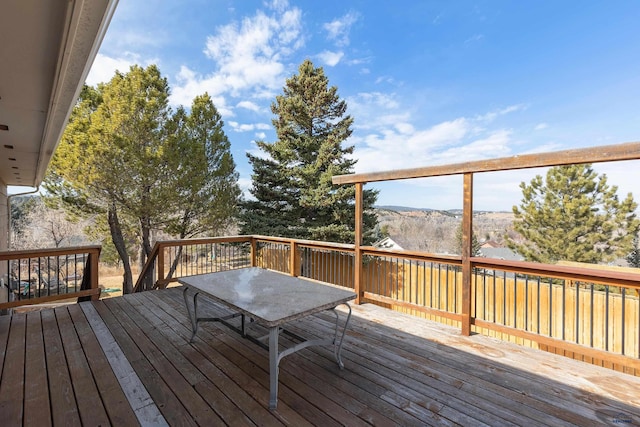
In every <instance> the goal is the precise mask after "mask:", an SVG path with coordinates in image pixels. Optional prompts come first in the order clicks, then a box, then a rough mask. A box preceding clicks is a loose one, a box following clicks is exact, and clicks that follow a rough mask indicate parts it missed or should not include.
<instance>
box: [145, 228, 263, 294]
mask: <svg viewBox="0 0 640 427" xmlns="http://www.w3.org/2000/svg"><path fill="white" fill-rule="evenodd" d="M252 252H253V250H252V238H251V237H249V236H240V237H238V236H234V237H214V238H203V239H183V240H165V241H159V242H156V244H155V245H154V246H153V249H152V251H151V254H150V255H149V258H148V259H147V262H146V263H145V265H144V267H143V268H142V270H141V271H140V274H139V275H138V279H137V281H136V284H135V286H134V288H133V291H134V292H141V291H146V290H153V289H162V288H166V287H167V285H168V284H169V283H171V282H176V281H177V280H178V279H179V278H180V277H186V276H193V275H196V274H205V273H212V272H214V271H224V270H231V269H234V268H243V267H248V266H250V265H252V262H251V260H252Z"/></svg>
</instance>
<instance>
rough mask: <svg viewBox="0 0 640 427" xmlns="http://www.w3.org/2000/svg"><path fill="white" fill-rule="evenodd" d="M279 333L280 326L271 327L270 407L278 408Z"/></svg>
mask: <svg viewBox="0 0 640 427" xmlns="http://www.w3.org/2000/svg"><path fill="white" fill-rule="evenodd" d="M278 335H280V327H279V326H275V327H273V328H270V329H269V409H276V406H277V405H278V373H279V372H278V370H279V369H280V368H279V367H278V365H279V364H280V357H279V351H278V350H279V349H278Z"/></svg>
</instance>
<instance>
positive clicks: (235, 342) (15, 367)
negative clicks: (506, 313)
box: [0, 287, 640, 427]
mask: <svg viewBox="0 0 640 427" xmlns="http://www.w3.org/2000/svg"><path fill="white" fill-rule="evenodd" d="M82 304H84V305H82ZM82 304H81V305H71V306H67V307H59V308H56V309H55V310H52V309H48V310H43V311H41V312H40V313H37V312H34V313H29V314H28V315H24V314H13V315H12V316H5V317H0V355H2V354H3V353H4V357H2V358H0V367H2V369H1V377H0V424H2V425H5V424H6V425H21V424H24V425H28V424H31V425H51V424H52V425H56V426H62V425H64V426H66V425H74V423H75V425H80V424H82V425H89V424H103V425H107V424H109V423H111V424H112V425H136V424H138V422H137V420H138V419H137V418H135V414H133V412H134V411H135V408H132V407H131V406H132V405H133V404H134V403H133V402H132V401H128V400H127V399H128V398H132V396H131V395H130V394H126V393H125V392H124V391H123V390H122V388H121V384H120V383H119V382H118V378H117V374H116V371H114V370H112V369H114V368H112V363H111V360H110V357H111V356H110V355H111V354H112V352H111V351H109V352H107V351H106V350H104V348H103V347H102V341H99V340H98V338H97V337H96V335H95V334H94V328H96V325H95V321H96V320H99V327H100V328H102V330H103V331H105V332H106V331H107V330H108V331H109V332H110V334H111V335H112V336H113V339H111V341H110V342H111V343H112V345H114V346H116V348H117V349H118V351H121V352H120V353H118V354H120V355H121V356H119V357H120V358H121V359H122V361H126V363H127V365H130V366H131V367H130V368H129V370H130V372H131V374H133V372H134V371H135V373H136V374H137V377H139V378H140V380H141V382H140V383H138V384H140V385H139V386H138V387H139V388H140V389H141V390H144V389H145V388H146V391H148V392H149V396H150V397H149V396H148V397H147V399H148V401H149V404H151V405H152V406H154V407H156V406H157V408H158V409H159V410H160V412H161V413H162V416H164V418H165V420H166V422H167V423H168V424H169V425H264V426H269V427H276V426H280V425H292V426H309V425H321V426H323V427H324V426H338V425H376V426H392V425H403V426H422V425H434V426H435V425H445V426H446V425H451V426H454V425H474V426H481V425H491V426H494V425H500V426H503V425H504V426H507V425H541V426H544V425H554V426H556V425H558V426H562V425H620V423H624V424H630V425H640V378H637V377H633V376H630V375H626V374H624V373H620V372H615V371H611V370H607V369H605V368H602V367H597V366H592V365H588V364H584V363H581V362H578V361H574V360H570V359H567V358H564V357H560V356H557V355H553V354H548V353H545V352H542V351H538V350H534V349H529V348H524V347H519V346H517V345H515V344H512V343H507V342H502V341H498V340H496V339H492V338H487V337H484V336H480V335H476V336H471V337H463V336H461V335H460V333H459V330H457V329H455V328H451V327H448V326H444V325H441V324H437V323H434V322H429V321H426V320H422V319H417V318H415V317H411V316H409V315H404V314H400V313H397V312H393V311H390V310H386V309H383V308H381V307H377V306H373V305H370V304H364V305H361V306H353V316H352V319H351V324H350V327H349V330H348V331H347V334H346V338H345V346H344V349H343V360H344V362H345V369H344V370H340V369H339V368H338V366H337V364H336V362H335V359H334V356H333V351H332V349H331V348H330V347H311V348H308V349H305V350H303V351H301V352H298V353H295V354H292V355H289V356H287V357H285V358H284V359H282V361H281V363H280V390H279V403H278V409H277V410H269V409H268V404H269V402H268V400H269V374H268V367H269V361H268V352H267V351H266V350H264V349H263V348H262V347H259V346H257V345H256V344H254V343H253V342H250V341H249V340H246V339H244V338H242V337H240V336H239V335H238V334H236V333H235V332H232V331H231V330H229V329H228V328H227V327H226V326H223V325H221V324H218V323H205V324H201V326H200V329H199V331H198V334H197V336H196V338H195V340H194V341H193V342H192V343H191V342H189V339H190V337H191V325H190V322H189V321H188V318H187V312H186V308H185V306H184V300H183V298H182V290H181V288H179V287H178V288H169V289H165V290H161V291H153V292H144V293H141V294H134V295H126V296H124V297H115V298H111V299H106V300H101V301H93V302H86V303H82ZM85 306H86V309H85ZM88 307H91V310H90V312H89V313H88V312H87V310H88ZM200 307H201V309H202V312H201V315H204V316H208V315H216V314H217V315H219V314H221V313H224V312H226V309H224V308H223V307H221V306H220V305H218V304H216V303H215V302H213V301H212V300H209V299H207V298H201V299H200ZM334 325H335V323H334V317H333V316H332V315H331V314H330V313H321V314H318V315H315V316H310V317H307V318H304V319H301V320H299V321H296V322H293V323H292V324H291V325H290V326H289V327H288V329H291V330H292V331H293V332H296V333H299V335H302V336H305V337H310V338H314V337H326V335H327V334H328V333H331V332H332V331H333V327H334ZM257 329H259V328H257ZM254 332H256V330H254ZM111 335H110V336H111ZM280 342H281V345H283V347H286V346H289V345H291V344H292V343H293V341H292V340H291V339H290V338H288V337H287V336H286V335H284V334H283V335H281V340H280ZM26 354H28V355H29V357H26V356H25V355H26ZM124 357H126V359H124ZM45 369H46V373H45ZM134 376H135V375H134ZM142 384H143V385H144V387H143V386H142ZM43 390H44V391H43ZM74 390H75V393H74ZM23 391H24V392H23ZM74 394H75V396H74ZM81 394H82V395H84V396H86V397H88V398H89V400H87V401H86V402H80V401H79V400H80V398H79V395H81ZM96 396H98V397H99V398H100V400H101V402H102V403H101V404H102V405H103V407H104V409H102V410H101V411H102V412H100V411H98V412H99V413H97V414H92V416H94V417H95V418H92V419H91V420H89V419H88V418H85V417H84V413H85V411H86V408H85V409H83V406H82V405H83V404H88V402H90V399H91V398H93V399H95V398H96ZM47 399H49V401H50V402H49V404H47V403H46V402H47ZM151 399H153V403H152V402H151ZM38 402H40V403H38ZM93 402H94V403H96V401H95V400H94V401H93ZM44 406H47V407H50V408H51V411H52V412H51V413H47V412H46V411H42V410H41V407H44ZM23 407H24V411H23ZM96 407H100V404H97V403H96ZM105 411H106V415H108V420H105V418H104V417H105ZM25 412H26V414H25ZM119 414H120V415H121V417H120V415H119ZM66 417H69V418H66ZM119 417H120V418H119ZM158 417H159V415H158ZM160 418H161V417H160ZM5 420H9V422H7V423H5ZM14 421H15V422H14ZM143 423H144V424H145V425H146V424H150V423H146V422H143Z"/></svg>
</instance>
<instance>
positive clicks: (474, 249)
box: [456, 224, 482, 256]
mask: <svg viewBox="0 0 640 427" xmlns="http://www.w3.org/2000/svg"><path fill="white" fill-rule="evenodd" d="M456 242H457V248H458V250H459V251H460V253H462V224H460V226H459V227H458V228H457V229H456ZM481 254H482V252H481V246H480V242H479V241H478V236H476V233H473V234H472V235H471V256H480V255H481Z"/></svg>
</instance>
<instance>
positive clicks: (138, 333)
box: [105, 299, 224, 425]
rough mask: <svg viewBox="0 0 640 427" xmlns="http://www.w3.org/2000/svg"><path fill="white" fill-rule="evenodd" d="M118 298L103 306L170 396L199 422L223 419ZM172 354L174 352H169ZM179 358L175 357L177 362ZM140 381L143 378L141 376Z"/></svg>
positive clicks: (217, 421) (109, 300)
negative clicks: (129, 338)
mask: <svg viewBox="0 0 640 427" xmlns="http://www.w3.org/2000/svg"><path fill="white" fill-rule="evenodd" d="M121 302H123V301H122V299H108V300H105V305H106V306H107V307H108V308H109V309H110V310H111V312H112V313H113V314H114V315H115V317H116V318H117V319H118V320H119V322H120V325H121V326H122V327H123V328H124V329H125V330H126V332H127V334H128V335H129V336H130V337H131V339H132V340H133V341H134V342H135V344H136V345H137V346H138V348H139V351H140V353H141V355H142V356H143V357H144V358H146V359H147V362H148V363H149V365H150V366H151V367H152V368H153V369H154V370H155V371H156V372H158V374H159V375H160V377H161V378H162V379H163V381H164V382H165V383H166V384H167V385H169V386H170V390H171V392H172V393H173V394H174V396H175V397H174V398H175V399H178V400H179V401H180V402H181V403H182V405H183V406H184V408H185V409H186V411H187V413H188V414H189V415H190V416H191V417H192V418H193V420H194V421H195V422H196V423H197V424H199V425H203V424H205V422H208V423H210V424H217V425H222V424H224V421H223V420H222V419H221V418H220V417H219V416H218V415H217V414H216V413H215V411H213V410H212V409H211V407H210V406H209V404H208V403H207V402H206V401H205V400H204V399H203V397H202V396H200V395H199V394H198V393H197V392H196V391H195V390H194V388H193V386H192V384H190V383H189V381H188V380H187V379H186V378H185V377H184V376H183V375H182V374H181V372H180V369H178V368H176V367H175V366H174V365H173V364H172V362H171V361H170V360H169V359H168V358H167V357H166V356H165V355H164V354H163V350H164V349H162V348H161V347H162V345H161V344H160V343H157V342H154V341H153V340H152V339H151V338H152V337H150V336H148V335H146V334H145V331H144V330H143V329H142V328H143V326H142V325H138V323H137V322H136V321H135V320H134V319H133V318H132V317H131V315H132V313H129V311H128V307H124V308H123V307H122V304H121ZM173 356H174V357H175V354H174V355H173ZM180 362H182V360H177V361H176V363H180ZM143 383H144V379H143Z"/></svg>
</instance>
